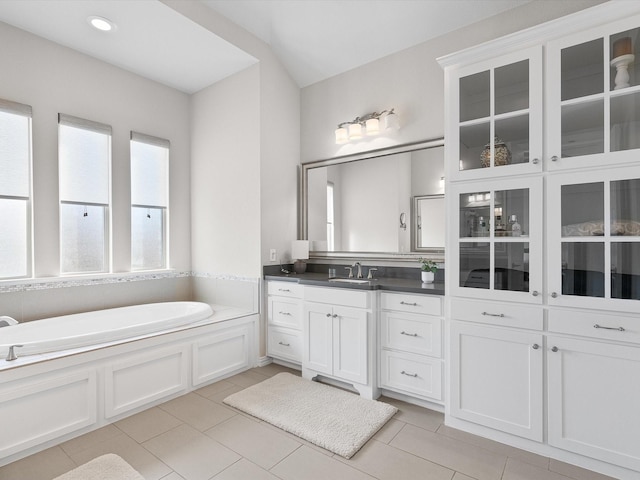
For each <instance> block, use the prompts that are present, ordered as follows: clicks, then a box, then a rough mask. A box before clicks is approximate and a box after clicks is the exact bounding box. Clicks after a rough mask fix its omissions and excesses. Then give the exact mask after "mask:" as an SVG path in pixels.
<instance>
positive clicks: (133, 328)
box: [0, 302, 214, 358]
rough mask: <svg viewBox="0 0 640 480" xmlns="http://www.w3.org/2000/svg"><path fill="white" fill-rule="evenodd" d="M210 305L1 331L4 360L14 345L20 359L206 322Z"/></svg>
mask: <svg viewBox="0 0 640 480" xmlns="http://www.w3.org/2000/svg"><path fill="white" fill-rule="evenodd" d="M213 314H214V312H213V309H212V308H211V307H210V306H209V305H208V304H206V303H200V302H166V303H151V304H146V305H134V306H130V307H120V308H110V309H107V310H97V311H93V312H87V313H77V314H73V315H63V316H60V317H51V318H46V319H43V320H34V321H32V322H25V323H20V324H18V325H10V326H8V327H2V328H0V358H6V356H7V353H8V351H9V347H10V346H11V345H22V347H19V348H16V349H15V353H16V355H18V356H19V357H22V356H26V355H36V354H42V353H48V352H57V351H62V350H70V349H74V348H79V347H86V346H89V345H98V344H105V343H110V342H117V341H119V340H124V339H132V338H137V337H140V336H144V335H150V334H153V333H156V332H162V331H166V330H172V329H176V328H179V327H184V326H187V325H192V324H197V323H200V322H202V321H206V320H207V319H209V318H210V317H212V316H213Z"/></svg>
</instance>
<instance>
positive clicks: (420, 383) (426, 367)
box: [380, 350, 442, 400]
mask: <svg viewBox="0 0 640 480" xmlns="http://www.w3.org/2000/svg"><path fill="white" fill-rule="evenodd" d="M380 362H381V368H380V386H381V387H382V388H388V389H390V390H398V391H401V392H407V393H413V394H416V395H420V396H422V397H428V398H430V399H433V400H442V361H441V360H437V359H434V358H429V357H423V356H421V355H414V354H411V353H400V352H390V351H388V350H383V351H382V357H381V359H380Z"/></svg>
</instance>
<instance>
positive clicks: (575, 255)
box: [562, 243, 604, 297]
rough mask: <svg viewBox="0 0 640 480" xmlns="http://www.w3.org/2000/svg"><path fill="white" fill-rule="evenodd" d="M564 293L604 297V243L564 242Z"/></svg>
mask: <svg viewBox="0 0 640 480" xmlns="http://www.w3.org/2000/svg"><path fill="white" fill-rule="evenodd" d="M562 294H563V295H578V296H588V297H604V243H563V244H562Z"/></svg>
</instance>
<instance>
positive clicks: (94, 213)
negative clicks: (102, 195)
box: [60, 204, 106, 273]
mask: <svg viewBox="0 0 640 480" xmlns="http://www.w3.org/2000/svg"><path fill="white" fill-rule="evenodd" d="M105 215H106V208H105V207H100V206H84V205H73V204H62V205H60V257H61V267H60V268H61V271H62V273H88V272H104V271H105V270H106V268H105V267H106V259H105V245H106V232H105Z"/></svg>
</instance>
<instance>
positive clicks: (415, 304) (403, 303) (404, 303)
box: [400, 300, 418, 307]
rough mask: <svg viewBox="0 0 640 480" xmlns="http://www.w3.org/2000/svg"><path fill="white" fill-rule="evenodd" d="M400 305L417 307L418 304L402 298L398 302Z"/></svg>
mask: <svg viewBox="0 0 640 480" xmlns="http://www.w3.org/2000/svg"><path fill="white" fill-rule="evenodd" d="M400 305H409V306H410V307H417V306H418V304H417V303H409V302H405V301H404V300H403V301H401V302H400Z"/></svg>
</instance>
